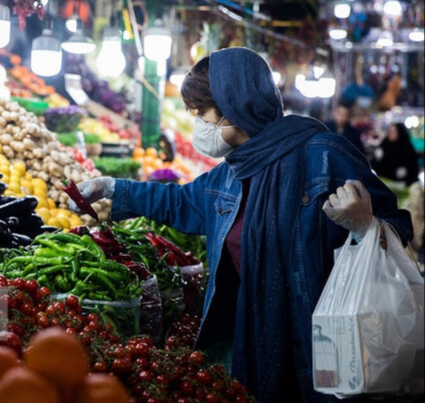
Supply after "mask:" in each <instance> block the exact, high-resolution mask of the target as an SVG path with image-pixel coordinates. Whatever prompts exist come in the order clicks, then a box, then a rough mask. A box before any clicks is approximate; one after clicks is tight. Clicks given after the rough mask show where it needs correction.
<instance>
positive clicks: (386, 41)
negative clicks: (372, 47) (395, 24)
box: [376, 31, 394, 49]
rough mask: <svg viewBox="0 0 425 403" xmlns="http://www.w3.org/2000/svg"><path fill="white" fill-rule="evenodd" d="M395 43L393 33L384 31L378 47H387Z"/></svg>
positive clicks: (377, 44)
mask: <svg viewBox="0 0 425 403" xmlns="http://www.w3.org/2000/svg"><path fill="white" fill-rule="evenodd" d="M393 45H394V40H393V34H392V33H391V32H390V31H382V32H381V34H380V35H379V38H378V40H377V42H376V47H377V48H379V49H380V48H385V47H389V46H393Z"/></svg>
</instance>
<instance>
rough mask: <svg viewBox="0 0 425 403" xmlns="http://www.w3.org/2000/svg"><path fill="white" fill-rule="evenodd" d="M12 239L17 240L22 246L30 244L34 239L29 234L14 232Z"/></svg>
mask: <svg viewBox="0 0 425 403" xmlns="http://www.w3.org/2000/svg"><path fill="white" fill-rule="evenodd" d="M12 240H13V241H16V242H17V243H18V244H19V245H21V246H28V245H30V244H31V243H32V241H33V240H34V239H33V238H31V237H29V236H28V235H24V234H18V233H16V232H12Z"/></svg>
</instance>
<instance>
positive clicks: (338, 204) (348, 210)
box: [323, 180, 373, 241]
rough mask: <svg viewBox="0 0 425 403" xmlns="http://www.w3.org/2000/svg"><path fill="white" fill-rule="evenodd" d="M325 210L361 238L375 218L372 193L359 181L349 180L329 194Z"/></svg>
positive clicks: (334, 220)
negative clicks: (371, 198)
mask: <svg viewBox="0 0 425 403" xmlns="http://www.w3.org/2000/svg"><path fill="white" fill-rule="evenodd" d="M323 211H324V212H325V213H326V215H327V216H328V217H329V218H330V219H331V220H332V221H333V222H334V223H335V224H338V225H340V226H341V227H344V228H345V229H347V230H348V231H351V232H352V233H353V235H354V238H355V239H356V240H358V241H359V240H361V239H362V238H363V236H364V235H365V233H366V231H367V229H368V227H369V225H370V224H371V222H372V219H373V212H372V202H371V200H370V194H369V192H368V191H367V190H366V188H365V187H364V186H363V184H362V183H361V182H359V181H352V180H348V181H346V182H345V184H344V186H341V187H339V188H338V189H337V190H336V194H335V193H333V194H331V195H330V196H329V199H328V200H326V201H325V203H324V204H323Z"/></svg>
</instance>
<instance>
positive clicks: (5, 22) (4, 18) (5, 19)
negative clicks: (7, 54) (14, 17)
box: [0, 4, 10, 48]
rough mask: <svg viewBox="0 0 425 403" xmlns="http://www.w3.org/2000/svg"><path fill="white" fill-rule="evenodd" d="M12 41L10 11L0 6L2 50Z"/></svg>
mask: <svg viewBox="0 0 425 403" xmlns="http://www.w3.org/2000/svg"><path fill="white" fill-rule="evenodd" d="M9 41H10V11H9V8H8V7H6V6H3V5H1V4H0V48H4V47H5V46H7V45H8V44H9Z"/></svg>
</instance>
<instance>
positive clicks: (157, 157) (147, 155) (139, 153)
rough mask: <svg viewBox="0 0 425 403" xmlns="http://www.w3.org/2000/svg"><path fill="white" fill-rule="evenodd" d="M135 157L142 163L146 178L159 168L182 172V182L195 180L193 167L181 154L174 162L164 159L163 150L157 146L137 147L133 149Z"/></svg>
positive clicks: (144, 177)
mask: <svg viewBox="0 0 425 403" xmlns="http://www.w3.org/2000/svg"><path fill="white" fill-rule="evenodd" d="M133 159H134V160H135V161H137V162H139V163H140V165H141V169H142V172H143V178H142V179H144V180H146V179H147V178H148V177H149V175H150V174H151V173H152V172H154V171H156V170H157V169H165V168H169V169H173V170H175V171H176V172H178V173H180V174H181V177H182V179H181V181H180V183H181V184H183V183H187V182H190V181H192V180H193V176H192V172H191V169H190V168H189V167H188V166H187V165H186V164H185V163H184V162H183V161H182V159H181V158H180V157H179V156H176V157H175V158H174V160H173V161H172V162H166V161H164V156H163V155H161V151H158V150H157V149H156V148H155V147H147V148H146V149H144V148H142V147H135V148H134V150H133Z"/></svg>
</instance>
